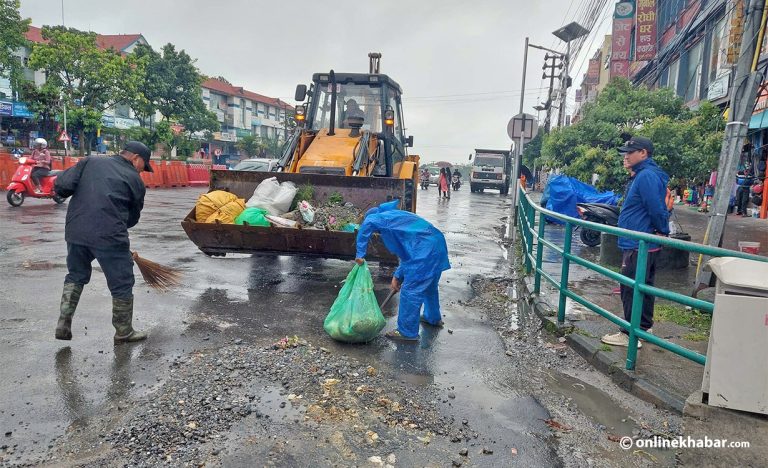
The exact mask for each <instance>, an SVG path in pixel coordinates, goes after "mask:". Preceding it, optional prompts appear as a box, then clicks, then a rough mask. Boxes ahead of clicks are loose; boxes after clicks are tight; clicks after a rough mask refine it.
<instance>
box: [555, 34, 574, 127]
mask: <svg viewBox="0 0 768 468" xmlns="http://www.w3.org/2000/svg"><path fill="white" fill-rule="evenodd" d="M570 61H571V41H566V43H565V57H564V58H563V64H564V65H565V67H564V69H563V74H562V75H561V76H560V109H558V116H557V126H558V127H563V126H565V104H566V102H567V101H568V99H567V98H568V86H569V84H570V83H568V81H570V80H569V78H568V69H569V68H570V66H569V63H570Z"/></svg>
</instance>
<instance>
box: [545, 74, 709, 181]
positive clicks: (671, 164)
mask: <svg viewBox="0 0 768 468" xmlns="http://www.w3.org/2000/svg"><path fill="white" fill-rule="evenodd" d="M722 129H723V118H722V116H721V114H720V111H719V109H718V108H717V107H715V106H713V105H712V104H711V103H708V102H705V103H702V105H701V106H700V107H699V108H698V109H697V110H695V111H691V110H689V109H688V108H686V107H685V105H684V103H683V101H682V99H680V98H679V97H677V96H675V95H674V93H673V92H672V90H671V89H668V88H661V89H656V90H649V89H647V88H643V87H637V88H636V87H633V86H632V85H631V84H630V83H629V81H627V80H625V79H615V80H614V81H612V82H611V83H610V84H609V85H608V86H607V87H606V88H605V89H604V90H603V92H602V93H601V94H600V95H599V96H598V98H597V101H596V102H594V103H590V104H587V105H586V108H585V110H584V117H583V119H582V120H580V121H579V122H578V123H576V124H574V125H572V126H570V127H564V128H558V129H555V130H553V131H552V132H551V133H550V134H549V135H547V136H545V137H544V139H543V141H542V146H541V157H542V163H543V164H546V165H548V166H550V167H559V168H563V170H564V172H565V173H566V174H567V175H570V176H572V177H576V178H578V179H580V180H582V181H585V182H590V181H591V179H592V174H597V175H598V176H599V178H598V183H597V186H598V188H601V189H613V190H620V189H621V188H622V186H623V185H624V183H625V182H626V178H627V173H626V171H625V170H624V168H623V165H622V157H621V156H620V155H619V153H618V151H617V150H616V148H618V147H619V146H620V145H621V143H622V142H623V141H624V140H625V139H626V138H627V137H628V135H643V136H646V137H648V138H650V139H651V140H652V141H653V142H654V147H655V151H654V159H655V160H656V162H657V163H658V164H659V165H660V166H661V167H662V168H663V169H664V170H666V171H667V172H668V173H669V174H670V176H673V177H676V178H678V179H691V178H695V177H702V176H704V175H706V174H708V173H709V171H711V170H712V169H714V168H715V166H716V165H717V157H718V155H719V151H720V142H721V139H722Z"/></svg>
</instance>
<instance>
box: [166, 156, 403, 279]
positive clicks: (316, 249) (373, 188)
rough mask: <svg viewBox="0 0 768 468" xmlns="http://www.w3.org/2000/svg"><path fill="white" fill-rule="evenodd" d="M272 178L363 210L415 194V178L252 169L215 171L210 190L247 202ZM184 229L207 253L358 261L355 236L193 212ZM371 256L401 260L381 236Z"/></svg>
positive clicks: (372, 244)
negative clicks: (222, 220) (205, 218)
mask: <svg viewBox="0 0 768 468" xmlns="http://www.w3.org/2000/svg"><path fill="white" fill-rule="evenodd" d="M270 177H276V178H277V180H278V181H279V182H285V181H291V182H293V183H295V184H296V186H297V187H301V186H302V185H305V184H311V185H312V186H313V187H314V191H315V197H316V199H317V200H325V199H327V198H328V197H329V196H330V195H331V194H333V193H334V192H338V193H339V194H341V196H342V197H343V198H344V200H345V202H351V203H353V204H354V205H355V206H356V207H358V208H360V209H362V210H363V211H365V210H367V209H368V208H371V207H373V206H378V205H379V204H381V203H384V202H386V201H389V200H392V199H395V198H399V199H401V200H407V199H409V197H408V196H407V195H408V193H407V192H409V191H412V187H410V185H412V184H411V183H410V182H411V181H410V180H401V179H393V178H379V177H346V176H332V175H320V174H289V173H277V172H253V171H212V172H211V185H210V190H226V191H229V192H231V193H233V194H235V195H237V196H238V197H240V198H244V199H246V200H247V199H248V198H250V197H251V196H252V195H253V191H254V190H255V189H256V187H257V186H258V185H259V183H260V182H261V181H263V180H265V179H268V178H270ZM181 225H182V227H183V228H184V231H185V232H186V233H187V235H188V236H189V238H190V239H191V240H192V242H194V243H195V245H197V246H198V248H199V249H200V250H202V251H203V252H204V253H206V254H208V255H221V254H226V253H246V254H276V255H308V256H315V257H322V258H338V259H344V260H351V259H354V258H355V234H354V233H350V232H342V231H330V230H328V231H326V230H320V229H307V228H304V229H295V228H284V227H258V226H238V225H234V224H210V223H197V222H195V210H194V208H193V209H192V211H191V212H190V213H189V214H188V215H187V217H186V218H185V219H184V221H182V223H181ZM366 258H367V259H368V260H370V261H379V262H382V263H386V264H396V263H397V257H396V256H395V255H393V254H392V253H391V252H389V250H387V249H386V247H384V244H383V243H382V242H381V239H380V238H379V237H378V236H374V237H373V238H372V239H371V242H370V243H369V245H368V252H367V256H366Z"/></svg>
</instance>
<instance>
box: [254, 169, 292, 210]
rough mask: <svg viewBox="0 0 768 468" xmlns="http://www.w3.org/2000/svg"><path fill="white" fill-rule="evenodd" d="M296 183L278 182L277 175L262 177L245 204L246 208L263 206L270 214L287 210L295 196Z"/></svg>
mask: <svg viewBox="0 0 768 468" xmlns="http://www.w3.org/2000/svg"><path fill="white" fill-rule="evenodd" d="M296 190H297V189H296V184H294V183H293V182H283V183H282V184H281V183H278V182H277V177H270V178H269V179H264V180H263V181H261V183H260V184H259V185H258V186H257V187H256V190H254V191H253V196H252V197H251V198H250V199H249V200H248V203H246V204H245V206H247V207H248V208H264V209H265V210H267V212H269V214H271V215H278V216H279V215H282V214H285V213H287V212H288V210H289V209H290V208H291V203H293V197H295V196H296Z"/></svg>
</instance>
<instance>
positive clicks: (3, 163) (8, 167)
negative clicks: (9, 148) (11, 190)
mask: <svg viewBox="0 0 768 468" xmlns="http://www.w3.org/2000/svg"><path fill="white" fill-rule="evenodd" d="M17 165H18V163H17V162H16V161H15V160H14V159H13V156H11V155H10V154H8V153H0V190H5V189H6V188H8V184H10V183H11V179H12V178H13V174H14V173H15V172H16V166H17Z"/></svg>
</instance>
